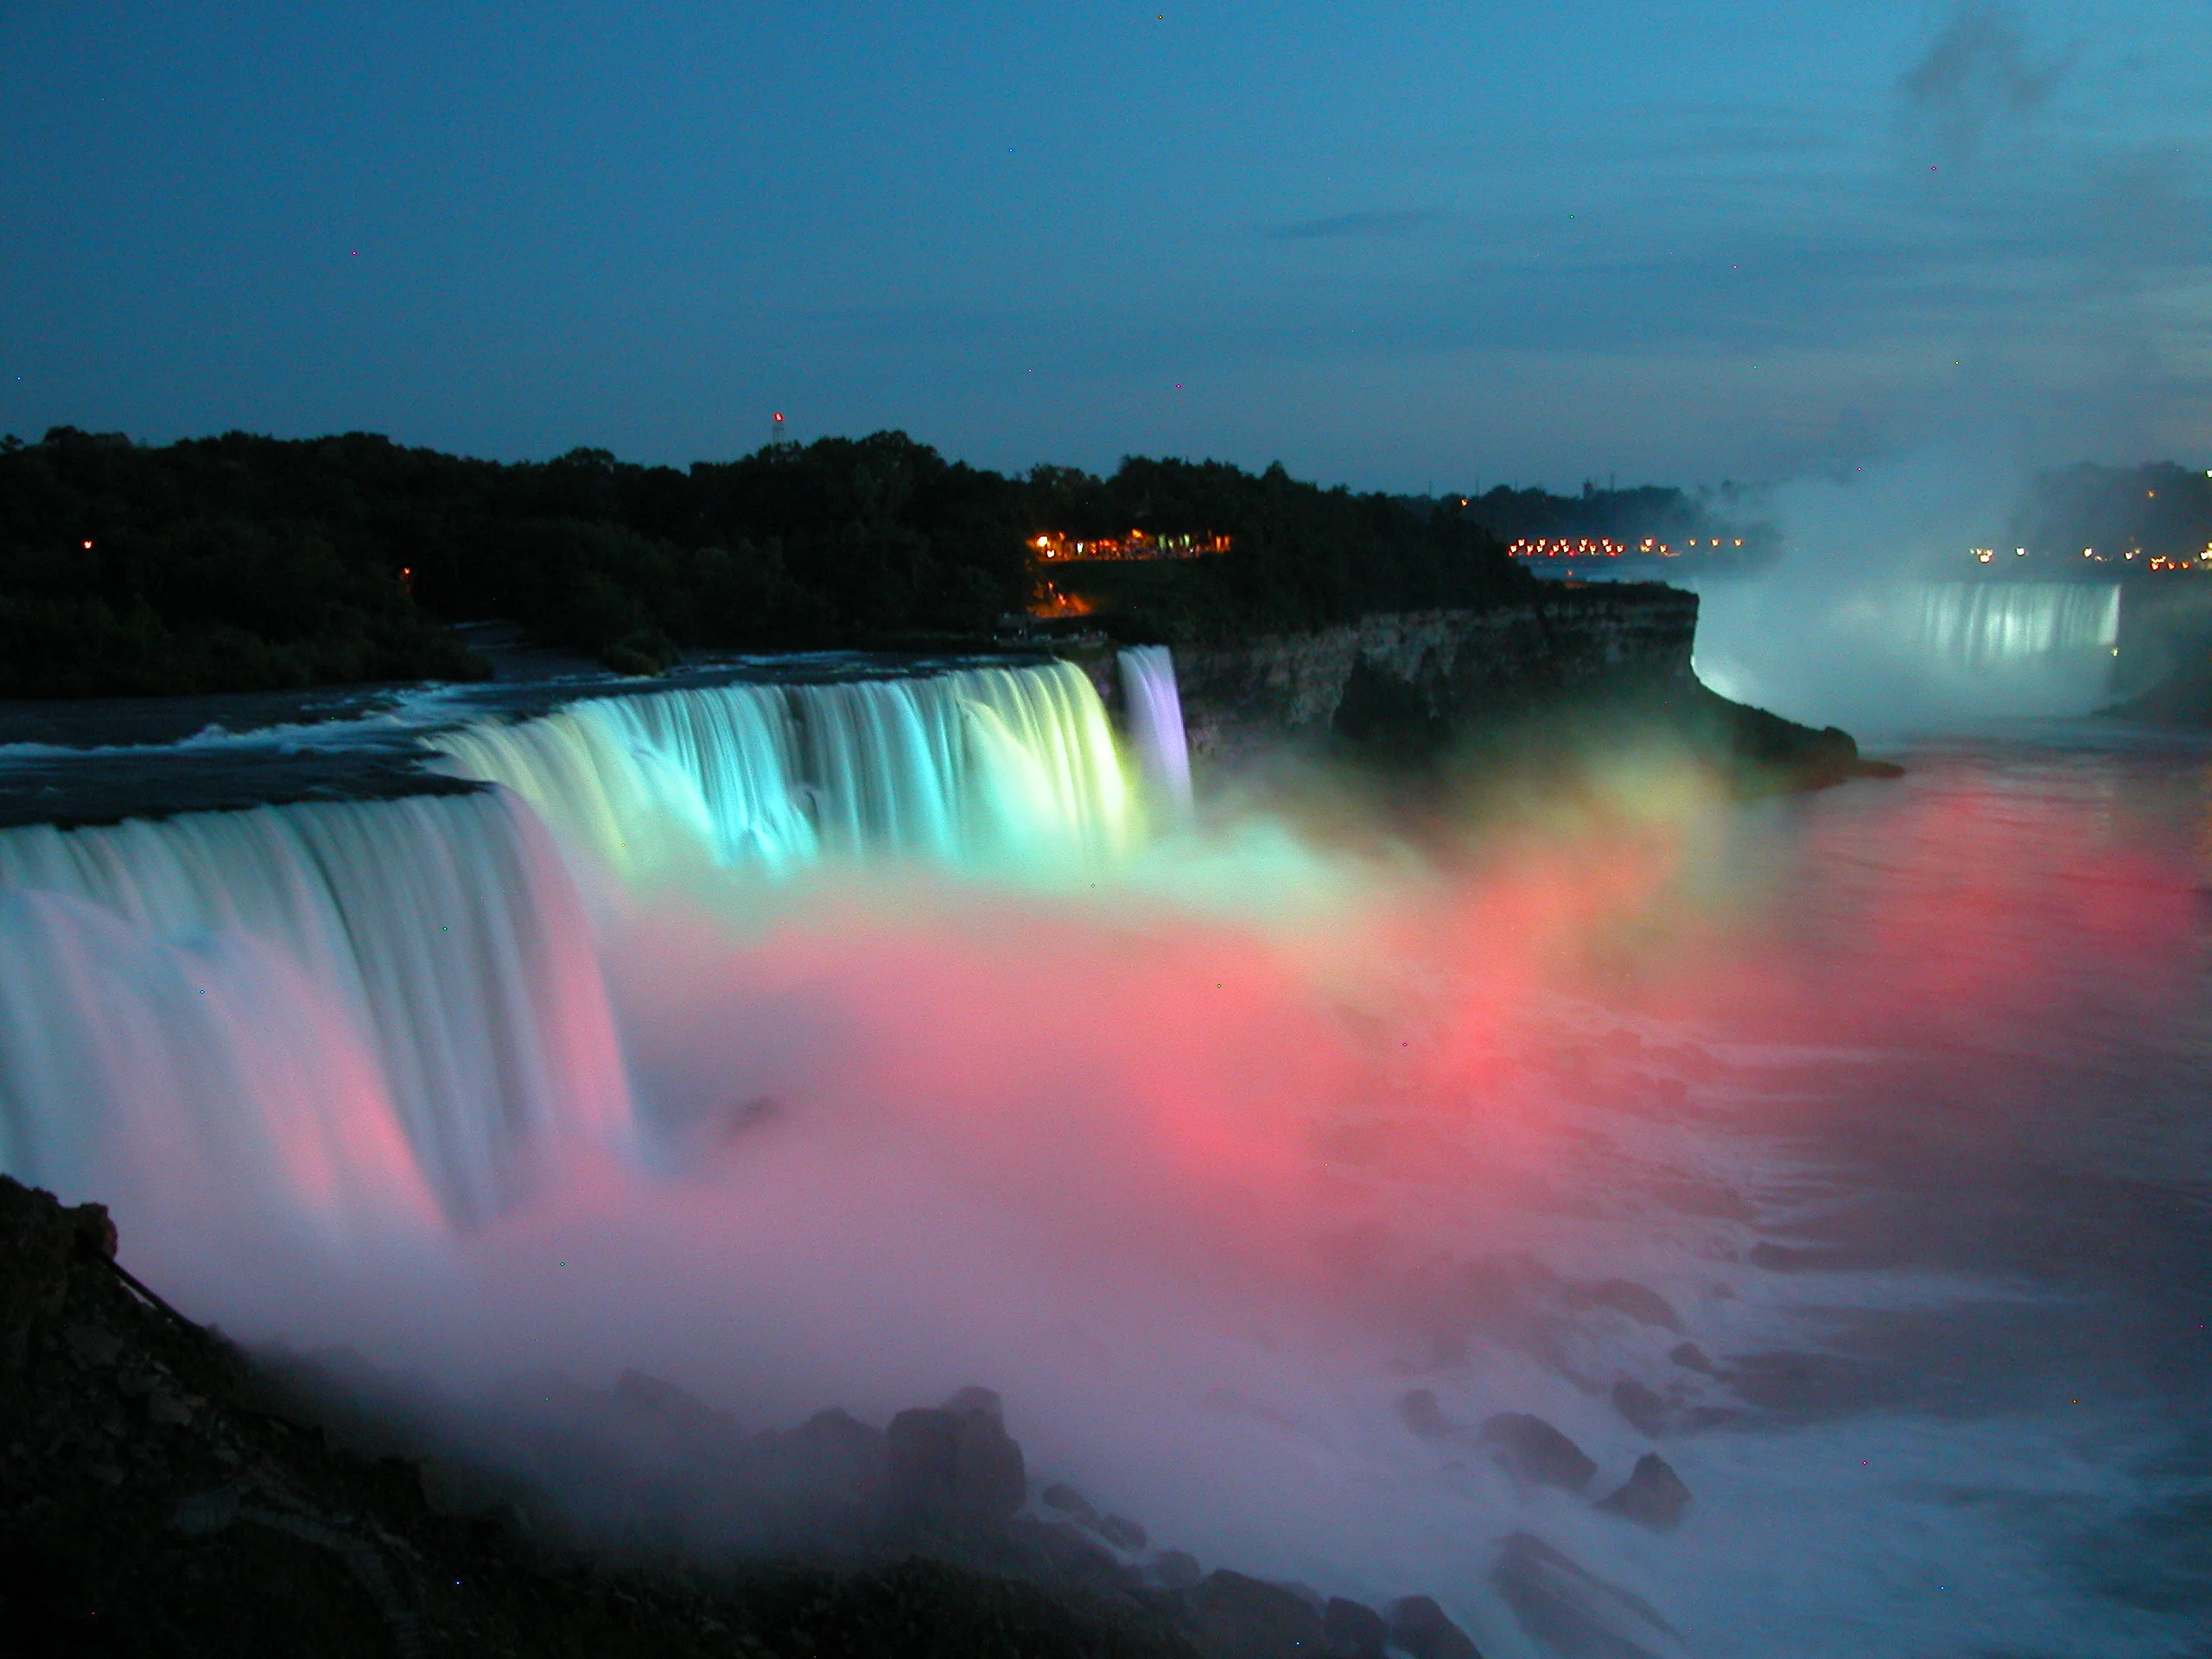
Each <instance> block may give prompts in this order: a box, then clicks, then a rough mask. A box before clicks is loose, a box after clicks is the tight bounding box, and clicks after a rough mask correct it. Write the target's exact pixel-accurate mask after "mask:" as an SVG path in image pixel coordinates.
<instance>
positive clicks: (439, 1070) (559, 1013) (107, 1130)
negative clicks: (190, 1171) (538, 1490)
mask: <svg viewBox="0 0 2212 1659" xmlns="http://www.w3.org/2000/svg"><path fill="white" fill-rule="evenodd" d="M0 1020H4V1022H5V1024H4V1032H5V1040H4V1042H0V1166H4V1167H5V1168H6V1169H7V1170H8V1171H9V1172H10V1173H13V1174H16V1175H18V1176H21V1177H22V1178H24V1179H30V1180H35V1181H42V1182H46V1183H48V1184H50V1185H56V1186H58V1187H60V1189H61V1190H63V1191H65V1192H96V1191H103V1190H105V1188H104V1186H103V1181H104V1179H106V1178H109V1177H111V1176H112V1175H113V1174H114V1173H115V1172H114V1171H113V1170H112V1168H111V1166H109V1164H108V1163H107V1161H106V1160H108V1159H110V1158H111V1156H113V1155H115V1154H117V1152H118V1149H119V1148H121V1147H124V1146H125V1145H127V1144H130V1143H131V1137H132V1132H133V1130H134V1129H136V1130H137V1131H140V1132H143V1133H144V1134H147V1135H151V1137H152V1139H153V1140H154V1141H157V1142H158V1143H160V1144H161V1145H162V1146H164V1147H168V1148H170V1151H171V1153H175V1152H176V1151H180V1150H181V1149H182V1148H183V1147H185V1146H186V1143H188V1142H190V1143H193V1144H194V1146H196V1147H198V1148H199V1151H198V1153H197V1154H195V1155H204V1156H207V1157H213V1158H214V1159H216V1160H218V1161H222V1160H224V1158H225V1157H226V1155H229V1156H236V1155H238V1150H239V1149H240V1148H242V1147H243V1148H245V1153H246V1154H247V1155H248V1157H249V1158H252V1157H259V1156H264V1155H274V1156H276V1157H277V1159H278V1160H280V1161H281V1162H283V1164H285V1165H286V1166H289V1173H290V1177H291V1178H292V1179H296V1180H298V1181H299V1182H300V1183H302V1185H304V1186H306V1187H308V1188H310V1189H323V1190H334V1189H342V1188H346V1187H348V1186H350V1185H353V1184H354V1183H357V1182H365V1183H370V1184H372V1185H376V1184H381V1185H383V1186H384V1187H385V1190H386V1191H387V1192H396V1191H400V1190H404V1189H410V1188H411V1187H413V1185H415V1183H416V1182H417V1181H418V1180H419V1181H420V1182H421V1183H422V1184H423V1185H425V1186H426V1187H427V1189H428V1190H429V1192H432V1193H434V1194H435V1197H436V1198H437V1200H438V1201H439V1202H440V1203H441V1204H442V1205H443V1206H444V1208H445V1209H446V1210H447V1211H448V1212H449V1213H451V1214H453V1215H454V1216H456V1217H478V1216H482V1215H486V1214H489V1213H491V1212H493V1211H497V1210H499V1209H500V1208H502V1207H504V1206H505V1205H506V1204H507V1203H508V1202H509V1201H511V1200H512V1198H513V1197H514V1196H515V1195H516V1193H517V1192H518V1187H519V1185H520V1184H521V1183H523V1182H524V1180H525V1179H527V1173H528V1166H529V1164H530V1163H531V1161H532V1160H533V1159H543V1158H546V1157H550V1156H557V1155H558V1154H559V1153H560V1151H561V1150H562V1149H563V1147H567V1146H571V1145H574V1144H576V1143H581V1142H593V1141H602V1140H604V1139H606V1138H607V1137H608V1136H611V1135H615V1134H617V1133H619V1132H620V1128H621V1125H622V1120H623V1116H624V1114H625V1112H626V1088H625V1084H624V1081H623V1077H622V1071H621V1065H620V1055H619V1049H618V1046H617V1044H616V1040H615V1037H614V1032H613V1024H612V1022H611V1020H610V1019H609V1016H608V1013H607V1002H606V997H605V993H604V990H603V988H602V987H601V982H600V976H599V968H598V963H597V962H596V960H595V958H594V956H593V953H592V948H591V944H590V941H589V935H588V929H587V927H586V925H585V922H584V918H583V915H582V911H581V909H580V907H579V906H578V905H577V902H576V899H575V890H574V888H573V887H572V885H571V884H570V882H569V877H568V874H567V872H566V871H565V869H564V868H563V865H562V862H561V861H560V859H559V857H558V855H556V852H555V850H554V849H553V846H552V844H551V843H550V841H549V840H548V839H547V837H546V836H545V833H544V831H543V829H542V828H541V827H540V826H539V825H538V824H537V821H536V819H535V818H534V817H532V816H531V814H530V813H529V812H528V811H527V810H523V809H521V808H520V807H518V804H515V803H513V802H512V801H511V800H510V799H508V798H504V797H502V796H500V795H498V794H496V793H487V794H483V795H478V796H445V797H436V798H415V799H409V800H402V801H390V802H364V803H358V804H315V805H302V806H289V807H263V808H258V809H256V810H252V811H248V812H234V813H201V814H193V815H188V816H186V817H179V818H175V819H170V820H168V821H165V822H159V823H155V822H147V821H143V820H140V821H134V822H130V823H123V824H120V825H118V826H116V827H114V828H111V829H74V830H67V831H63V830H58V829H49V828H43V827H40V828H31V829H11V830H8V831H5V832H0ZM137 1144H138V1145H139V1146H141V1147H143V1146H144V1145H145V1144H146V1142H145V1141H143V1140H142V1141H138V1142H137ZM219 1148H228V1149H230V1150H229V1153H228V1154H226V1153H225V1152H223V1151H221V1150H219ZM392 1154H404V1156H403V1158H402V1164H403V1165H404V1166H405V1167H402V1168H398V1169H395V1168H394V1167H393V1166H392V1163H391V1156H392ZM164 1155H168V1154H164ZM417 1171H419V1174H418V1173H416V1172H417ZM151 1173H158V1172H157V1171H156V1172H151ZM277 1173H280V1174H281V1172H277Z"/></svg>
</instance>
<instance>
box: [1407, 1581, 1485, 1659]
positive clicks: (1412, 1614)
mask: <svg viewBox="0 0 2212 1659" xmlns="http://www.w3.org/2000/svg"><path fill="white" fill-rule="evenodd" d="M1389 1633H1390V1645H1391V1646H1393V1647H1395V1648H1399V1649H1403V1650H1404V1651H1405V1652H1406V1653H1407V1654H1408V1655H1410V1656H1411V1659H1483V1656H1482V1653H1481V1650H1480V1649H1478V1648H1477V1647H1476V1646H1475V1644H1474V1643H1473V1641H1472V1640H1471V1638H1470V1637H1468V1635H1467V1633H1466V1632H1465V1630H1461V1629H1460V1628H1459V1626H1458V1625H1457V1624H1453V1623H1452V1620H1451V1618H1450V1616H1449V1615H1448V1614H1446V1612H1445V1611H1444V1610H1443V1609H1442V1608H1441V1607H1440V1606H1438V1605H1436V1603H1435V1601H1434V1600H1433V1599H1431V1598H1429V1597H1427V1596H1407V1597H1405V1598H1404V1599H1402V1600H1398V1601H1394V1602H1392V1603H1391V1604H1390V1624H1389Z"/></svg>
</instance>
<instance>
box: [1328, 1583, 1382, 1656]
mask: <svg viewBox="0 0 2212 1659" xmlns="http://www.w3.org/2000/svg"><path fill="white" fill-rule="evenodd" d="M1386 1640H1387V1636H1386V1633H1385V1631H1384V1630H1383V1615H1382V1614H1380V1613H1378V1612H1376V1611H1375V1610H1374V1609H1373V1608H1372V1607H1370V1606H1368V1605H1366V1604H1365V1603H1363V1602H1357V1601H1346V1600H1345V1599H1344V1598H1343V1597H1342V1596H1332V1597H1330V1598H1329V1605H1327V1606H1326V1607H1324V1608H1323V1609H1322V1610H1321V1651H1322V1652H1323V1653H1325V1654H1326V1655H1327V1656H1328V1659H1383V1643H1384V1642H1385V1641H1386Z"/></svg>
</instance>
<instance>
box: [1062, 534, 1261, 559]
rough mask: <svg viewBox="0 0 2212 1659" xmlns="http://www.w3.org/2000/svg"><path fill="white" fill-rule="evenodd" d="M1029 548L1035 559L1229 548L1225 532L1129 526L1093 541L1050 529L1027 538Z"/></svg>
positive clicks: (1189, 553) (1167, 555)
mask: <svg viewBox="0 0 2212 1659" xmlns="http://www.w3.org/2000/svg"><path fill="white" fill-rule="evenodd" d="M1029 550H1030V552H1031V553H1032V554H1033V556H1036V557H1037V558H1039V559H1049V560H1053V561H1058V560H1061V559H1201V558H1205V556H1207V555H1209V554H1212V553H1226V552H1228V551H1229V537H1226V536H1213V535H1205V536H1149V535H1147V534H1146V533H1145V532H1144V531H1141V530H1133V531H1130V532H1129V533H1128V535H1126V536H1104V537H1099V538H1098V539H1097V540H1096V541H1087V542H1077V541H1071V540H1069V539H1068V537H1065V536H1064V535H1062V534H1061V533H1060V532H1059V531H1056V530H1050V531H1044V532H1042V533H1041V534H1039V535H1036V536H1032V537H1030V538H1029Z"/></svg>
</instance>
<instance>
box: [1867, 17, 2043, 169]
mask: <svg viewBox="0 0 2212 1659" xmlns="http://www.w3.org/2000/svg"><path fill="white" fill-rule="evenodd" d="M2072 61H2073V54H2072V53H2071V52H2070V51H2069V52H2063V53H2060V54H2056V55H2054V56H2051V57H2048V58H2044V59H2040V60H2039V59H2037V57H2036V56H2035V55H2034V54H2033V53H2031V50H2030V49H2029V47H2028V43H2027V41H2026V39H2025V37H2024V35H2023V33H2022V31H2021V29H2020V25H2019V20H2018V13H2017V12H2015V11H2014V10H2012V8H2010V7H2008V6H2001V5H1995V4H1989V3H1978V0H1967V3H1961V4H1959V5H1957V6H1955V7H1954V8H1953V10H1952V12H1951V16H1950V21H1949V22H1947V23H1946V24H1945V25H1944V27H1943V30H1942V33H1941V34H1939V35H1937V36H1936V39H1935V41H1933V42H1932V43H1931V44H1930V45H1929V48H1928V50H1927V52H1926V53H1925V54H1923V56H1922V57H1921V58H1920V60H1919V61H1918V62H1916V63H1915V64H1914V65H1913V66H1912V67H1911V68H1910V69H1909V70H1907V71H1906V72H1905V73H1904V76H1903V78H1902V79H1900V80H1899V81H1898V83H1897V88H1898V92H1900V94H1901V95H1902V96H1903V98H1904V107H1905V113H1906V117H1907V119H1908V121H1909V122H1910V124H1912V125H1913V126H1914V127H1916V128H1918V129H1920V130H1925V131H1928V132H1929V133H1932V134H1933V135H1934V136H1935V137H1936V139H1937V141H1938V142H1939V143H1942V146H1943V148H1944V149H1945V151H1946V152H1947V153H1948V155H1949V156H1950V157H1951V158H1952V159H1953V160H1954V161H1966V160H1968V159H1971V158H1972V157H1973V156H1976V155H1978V154H1979V153H1980V149H1981V147H1982V143H1983V140H1984V137H1986V133H1987V131H1988V130H1989V128H1990V127H1991V126H1992V125H1993V124H1995V123H1997V122H1999V121H2000V120H2008V119H2009V120H2012V121H2024V120H2025V119H2026V118H2029V117H2031V116H2032V115H2034V114H2035V113H2036V112H2037V111H2039V110H2041V109H2042V108H2043V107H2044V105H2046V104H2048V103H2049V102H2050V97H2051V94H2052V92H2055V91H2056V89H2057V86H2058V84H2059V82H2060V80H2061V79H2063V77H2064V76H2065V73H2066V72H2067V70H2068V69H2069V67H2071V65H2072Z"/></svg>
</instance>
